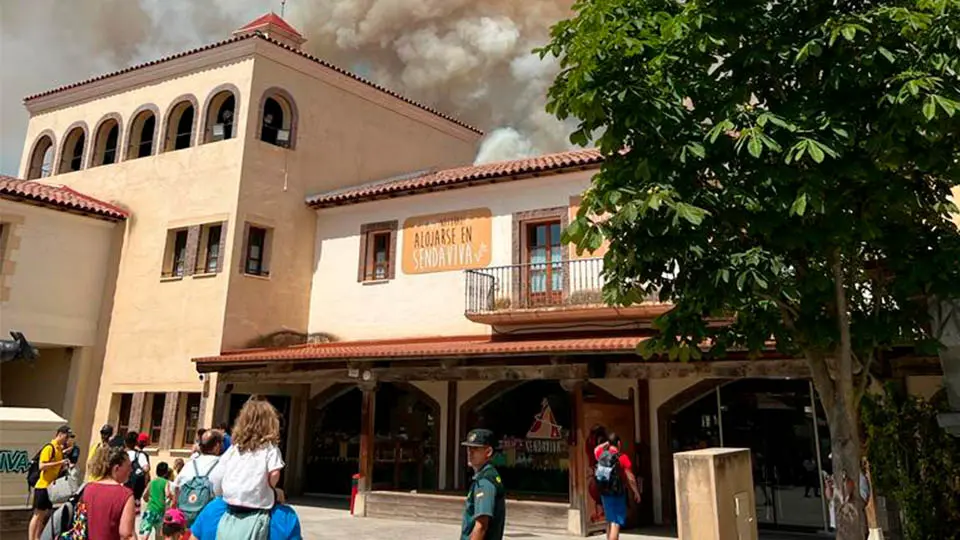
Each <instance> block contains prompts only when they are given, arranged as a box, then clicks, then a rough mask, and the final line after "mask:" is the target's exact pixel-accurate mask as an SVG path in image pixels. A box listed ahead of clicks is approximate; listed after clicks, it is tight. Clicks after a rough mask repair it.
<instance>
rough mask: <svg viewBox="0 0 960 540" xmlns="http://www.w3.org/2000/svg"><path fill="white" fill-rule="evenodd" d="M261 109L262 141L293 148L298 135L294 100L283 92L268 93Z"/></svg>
mask: <svg viewBox="0 0 960 540" xmlns="http://www.w3.org/2000/svg"><path fill="white" fill-rule="evenodd" d="M265 95H266V98H265V99H264V100H263V106H262V107H261V109H260V112H261V116H260V140H261V141H263V142H266V143H270V144H274V145H276V146H282V147H284V148H293V146H294V144H293V143H294V141H295V135H296V125H297V118H296V108H295V107H294V104H293V100H292V99H291V98H290V97H289V95H288V94H287V93H286V92H283V91H281V90H279V89H278V90H274V91H272V92H271V91H268V92H267V94H265Z"/></svg>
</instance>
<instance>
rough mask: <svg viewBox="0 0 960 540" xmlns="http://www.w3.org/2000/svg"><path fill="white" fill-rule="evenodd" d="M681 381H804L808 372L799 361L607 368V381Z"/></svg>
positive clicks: (721, 361) (727, 362)
mask: <svg viewBox="0 0 960 540" xmlns="http://www.w3.org/2000/svg"><path fill="white" fill-rule="evenodd" d="M684 377H710V378H721V379H741V378H770V379H782V378H797V379H804V378H808V377H810V368H809V367H808V365H807V361H806V360H800V359H790V360H720V361H715V362H687V363H683V362H651V363H640V364H633V363H631V364H607V378H608V379H620V378H624V379H677V378H684Z"/></svg>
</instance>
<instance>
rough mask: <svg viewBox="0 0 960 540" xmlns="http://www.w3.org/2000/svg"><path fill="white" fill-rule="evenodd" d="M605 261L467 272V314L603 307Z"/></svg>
mask: <svg viewBox="0 0 960 540" xmlns="http://www.w3.org/2000/svg"><path fill="white" fill-rule="evenodd" d="M603 284H604V277H603V259H599V258H593V259H576V260H565V261H557V262H551V263H530V264H514V265H510V266H495V267H492V268H480V269H476V270H467V271H466V312H467V313H493V312H497V311H508V310H517V309H538V308H551V307H577V306H584V307H586V306H600V305H603V298H602V297H601V291H602V289H603Z"/></svg>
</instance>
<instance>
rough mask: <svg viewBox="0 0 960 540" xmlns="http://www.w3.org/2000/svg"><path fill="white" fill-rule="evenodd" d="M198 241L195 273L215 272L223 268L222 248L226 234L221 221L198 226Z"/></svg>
mask: <svg viewBox="0 0 960 540" xmlns="http://www.w3.org/2000/svg"><path fill="white" fill-rule="evenodd" d="M199 236H200V241H199V242H197V267H196V269H195V270H194V273H196V274H215V273H217V272H219V271H220V269H221V268H223V248H224V241H225V240H226V234H225V231H224V229H223V223H208V224H206V225H201V226H200V231H199Z"/></svg>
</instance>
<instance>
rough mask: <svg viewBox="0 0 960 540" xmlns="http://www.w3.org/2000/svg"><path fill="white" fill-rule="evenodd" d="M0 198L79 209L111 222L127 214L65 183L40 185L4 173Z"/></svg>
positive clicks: (65, 208)
mask: <svg viewBox="0 0 960 540" xmlns="http://www.w3.org/2000/svg"><path fill="white" fill-rule="evenodd" d="M0 197H2V198H5V199H13V200H16V201H27V202H32V203H34V204H39V205H41V206H47V207H50V208H53V209H55V210H66V211H71V212H78V213H81V214H86V215H90V216H95V217H99V218H105V219H108V220H110V221H122V220H124V219H127V217H129V215H130V214H129V213H128V212H127V211H126V210H123V209H121V208H119V207H117V206H114V205H112V204H110V203H107V202H103V201H100V200H97V199H94V198H93V197H90V196H87V195H84V194H83V193H80V192H78V191H74V190H72V189H70V188H68V187H66V186H55V185H50V184H41V183H40V182H34V181H32V180H21V179H19V178H12V177H10V176H3V175H0Z"/></svg>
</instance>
